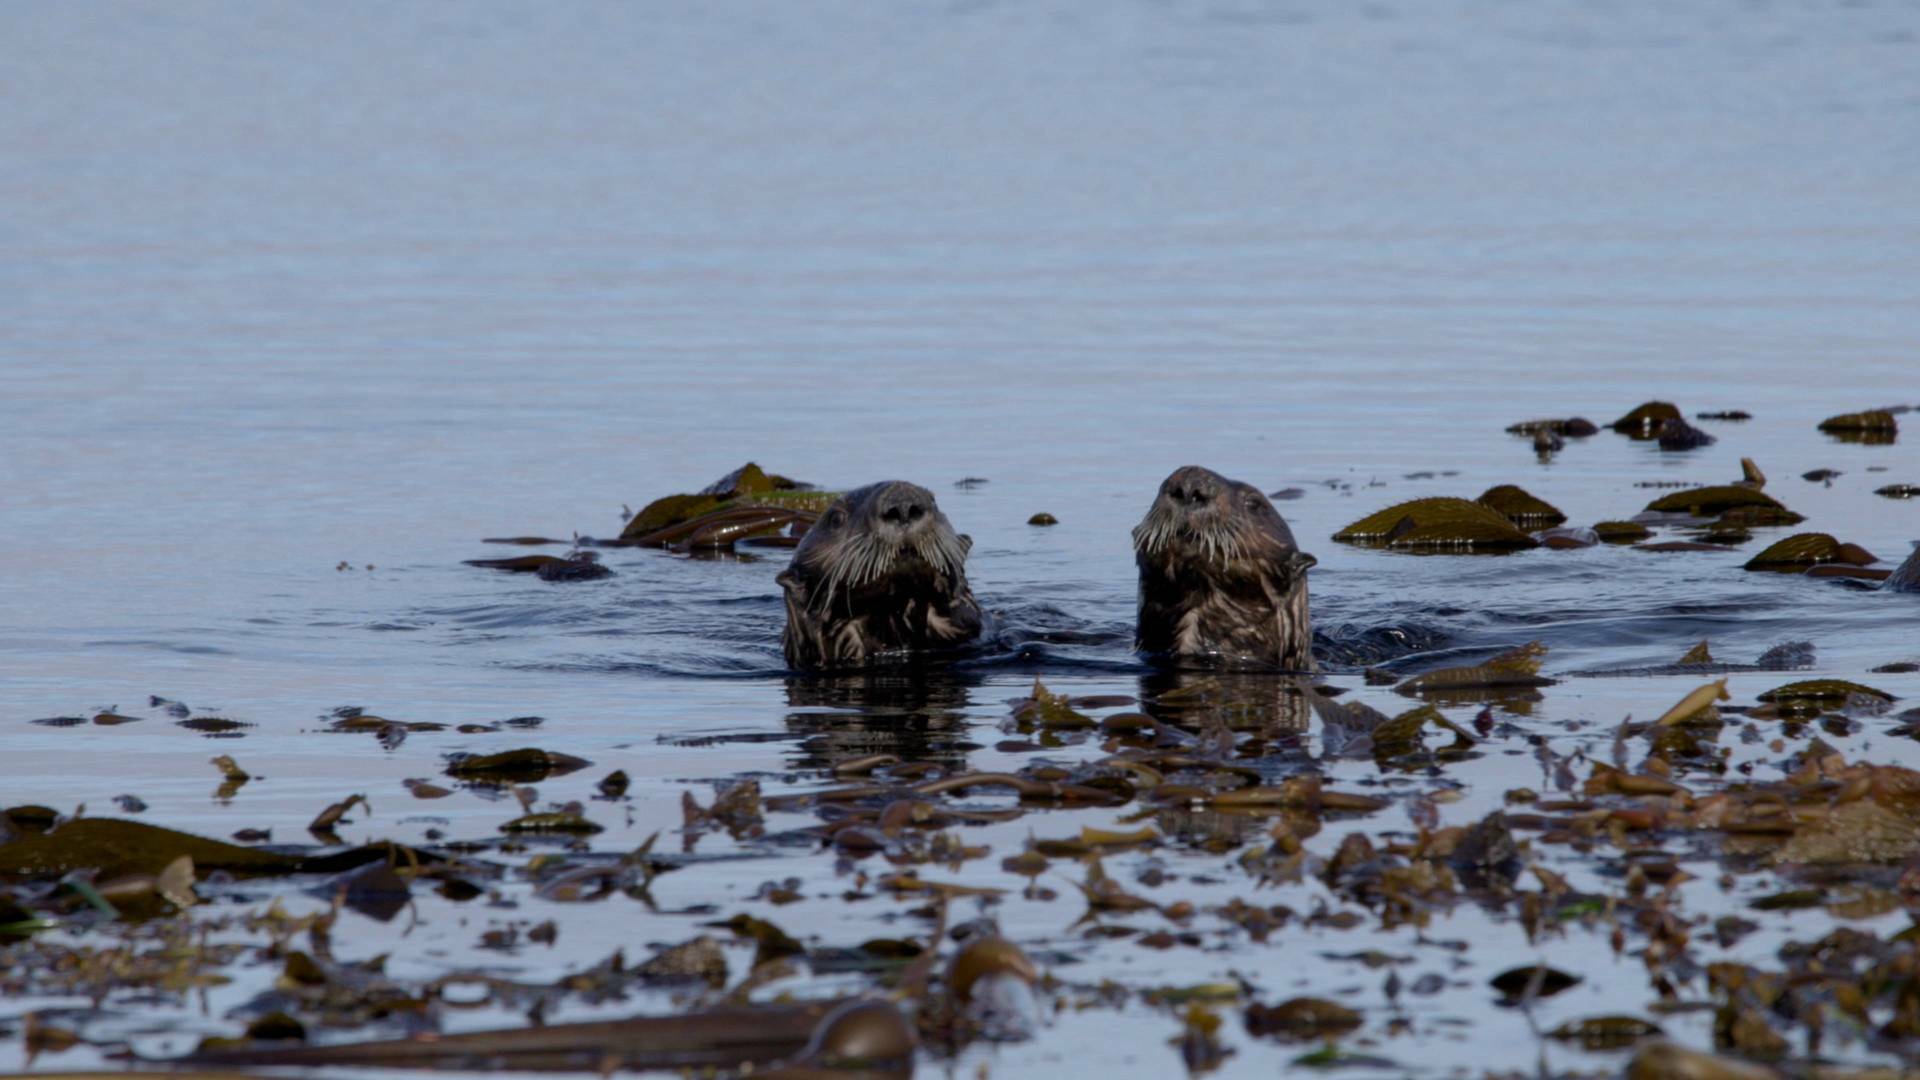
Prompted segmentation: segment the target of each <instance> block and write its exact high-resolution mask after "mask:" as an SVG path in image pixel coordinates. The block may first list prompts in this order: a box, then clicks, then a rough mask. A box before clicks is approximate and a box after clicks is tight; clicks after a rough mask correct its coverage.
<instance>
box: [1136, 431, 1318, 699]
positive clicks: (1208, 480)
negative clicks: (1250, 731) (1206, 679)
mask: <svg viewBox="0 0 1920 1080" xmlns="http://www.w3.org/2000/svg"><path fill="white" fill-rule="evenodd" d="M1133 550H1134V556H1135V561H1136V562H1137V563H1138V564H1139V567H1140V612H1139V623H1138V628H1137V633H1136V635H1135V647H1136V648H1138V649H1140V650H1141V651H1143V652H1147V653H1151V654H1155V655H1157V656H1162V657H1167V658H1172V659H1175V660H1178V661H1184V662H1198V663H1207V664H1220V665H1225V666H1233V667H1248V666H1252V667H1277V668H1285V669H1288V670H1293V671H1310V670H1312V669H1313V654H1312V651H1311V646H1312V641H1313V632H1312V628H1311V626H1310V625H1309V622H1308V616H1307V570H1308V568H1309V567H1312V566H1313V565H1314V563H1315V560H1314V557H1313V556H1311V555H1308V554H1307V553H1306V552H1304V551H1301V550H1300V548H1299V546H1298V545H1296V544H1295V543H1294V540H1293V530H1291V529H1289V528H1287V523H1286V521H1285V520H1283V519H1282V518H1281V517H1280V514H1279V512H1278V511H1276V510H1275V509H1274V508H1273V504H1272V503H1271V502H1268V501H1267V497H1266V496H1265V495H1262V494H1261V493H1260V490H1259V489H1258V488H1255V487H1254V486H1252V485H1251V484H1243V483H1240V482H1239V481H1237V480H1229V479H1227V478H1226V477H1224V476H1221V475H1220V474H1219V473H1216V472H1213V471H1212V470H1210V469H1203V468H1201V467H1199V466H1197V465H1188V466H1185V467H1183V468H1179V469H1175V470H1174V471H1173V475H1171V476H1169V477H1167V479H1166V482H1164V483H1162V484H1161V485H1160V491H1159V494H1157V495H1155V496H1154V500H1153V505H1152V506H1151V507H1149V508H1148V510H1147V516H1146V517H1145V518H1144V519H1142V520H1141V522H1140V524H1139V525H1138V526H1136V527H1135V528H1134V530H1133Z"/></svg>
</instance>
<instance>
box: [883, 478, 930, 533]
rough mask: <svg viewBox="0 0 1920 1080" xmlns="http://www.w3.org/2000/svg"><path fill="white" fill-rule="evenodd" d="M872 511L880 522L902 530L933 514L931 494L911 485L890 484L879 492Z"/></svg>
mask: <svg viewBox="0 0 1920 1080" xmlns="http://www.w3.org/2000/svg"><path fill="white" fill-rule="evenodd" d="M874 511H875V512H876V513H878V514H879V515H880V520H881V521H887V522H891V523H893V524H895V525H899V526H901V527H903V528H904V527H906V526H908V525H911V524H913V523H914V522H916V521H919V520H921V519H922V518H925V517H926V516H927V515H928V514H931V513H933V494H932V493H931V492H929V491H927V490H926V489H925V488H919V487H915V486H913V485H912V484H890V485H888V486H887V488H886V490H884V491H882V492H880V494H879V496H878V498H877V499H876V501H875V504H874Z"/></svg>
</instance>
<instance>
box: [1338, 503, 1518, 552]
mask: <svg viewBox="0 0 1920 1080" xmlns="http://www.w3.org/2000/svg"><path fill="white" fill-rule="evenodd" d="M1333 538H1334V539H1335V540H1337V541H1340V542H1341V543H1347V544H1362V545H1365V544H1378V545H1385V546H1387V547H1394V548H1414V549H1423V550H1424V549H1433V550H1447V549H1464V550H1483V551H1507V550H1515V549H1519V548H1530V547H1536V546H1538V543H1539V542H1538V541H1536V540H1535V539H1534V538H1533V537H1531V536H1529V535H1527V534H1526V533H1525V532H1522V531H1521V530H1520V528H1519V527H1518V526H1516V525H1514V523H1513V522H1512V521H1511V520H1509V519H1508V518H1507V517H1506V515H1504V514H1501V513H1500V512H1499V511H1497V510H1494V509H1492V508H1491V507H1487V506H1483V505H1481V504H1480V503H1477V502H1470V501H1468V500H1466V499H1452V498H1432V499H1414V500H1413V501H1411V502H1404V503H1398V504H1396V505H1394V506H1389V507H1387V508H1386V509H1385V510H1380V511H1377V512H1375V513H1372V514H1369V515H1367V516H1366V517H1363V518H1361V519H1360V520H1359V521H1356V522H1354V523H1353V524H1351V525H1349V526H1347V527H1346V528H1344V529H1342V530H1340V531H1339V532H1337V533H1334V534H1333Z"/></svg>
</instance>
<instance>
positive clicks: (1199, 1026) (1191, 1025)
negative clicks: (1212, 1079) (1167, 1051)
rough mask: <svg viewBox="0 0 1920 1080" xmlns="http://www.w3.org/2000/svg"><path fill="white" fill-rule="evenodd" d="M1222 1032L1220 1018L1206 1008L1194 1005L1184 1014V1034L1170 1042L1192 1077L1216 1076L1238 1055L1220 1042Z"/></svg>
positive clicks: (1182, 1022) (1181, 1027)
mask: <svg viewBox="0 0 1920 1080" xmlns="http://www.w3.org/2000/svg"><path fill="white" fill-rule="evenodd" d="M1219 1032H1220V1016H1219V1014H1218V1013H1215V1012H1214V1011H1213V1010H1211V1009H1209V1008H1207V1007H1206V1006H1204V1005H1200V1004H1194V1005H1191V1006H1189V1007H1188V1008H1187V1010H1186V1011H1185V1012H1184V1013H1182V1014H1181V1017H1180V1034H1178V1035H1175V1036H1174V1037H1173V1038H1172V1039H1169V1040H1168V1041H1169V1042H1171V1043H1172V1044H1173V1045H1174V1046H1175V1047H1176V1048H1177V1049H1178V1050H1179V1051H1180V1060H1181V1062H1183V1063H1184V1064H1185V1065H1186V1067H1187V1073H1188V1074H1189V1075H1194V1076H1197V1075H1200V1074H1202V1073H1208V1072H1212V1071H1213V1070H1215V1069H1217V1068H1219V1067H1220V1065H1221V1064H1222V1063H1223V1062H1225V1061H1226V1060H1227V1058H1229V1057H1232V1056H1233V1055H1234V1053H1235V1050H1234V1049H1233V1047H1231V1046H1228V1045H1226V1044H1225V1043H1222V1042H1221V1041H1220V1038H1219Z"/></svg>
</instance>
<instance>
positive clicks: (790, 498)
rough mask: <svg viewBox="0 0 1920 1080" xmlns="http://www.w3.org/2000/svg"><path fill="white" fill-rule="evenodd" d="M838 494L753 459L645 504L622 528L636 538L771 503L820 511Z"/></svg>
mask: <svg viewBox="0 0 1920 1080" xmlns="http://www.w3.org/2000/svg"><path fill="white" fill-rule="evenodd" d="M838 497H839V493H838V492H831V491H811V490H808V488H807V485H805V484H802V483H800V482H799V481H798V480H793V479H789V478H788V477H785V476H781V475H779V474H777V473H769V472H767V471H766V470H764V469H762V468H760V466H758V465H755V464H754V463H753V462H751V461H749V462H747V463H746V464H745V465H742V466H740V467H739V468H738V469H735V470H733V471H732V472H730V473H728V474H727V475H725V476H723V477H721V478H720V479H718V480H716V481H714V482H713V483H712V484H709V485H707V487H705V488H703V489H702V490H700V491H697V492H693V493H690V494H683V495H666V496H663V497H661V498H658V499H655V500H653V501H652V502H650V503H648V504H647V505H645V506H643V507H641V508H640V512H639V513H637V514H635V515H633V517H632V518H631V519H629V520H628V521H627V524H626V527H625V528H623V529H621V530H620V539H622V540H632V539H636V538H638V537H642V536H645V535H647V534H649V533H654V532H658V531H660V530H661V529H664V528H667V527H668V526H670V525H677V524H679V523H680V522H683V521H690V520H692V519H693V518H696V517H699V516H701V515H702V514H710V513H712V512H714V511H715V510H719V509H722V508H729V509H730V508H733V507H746V506H767V507H774V508H778V509H784V510H808V511H812V512H816V513H817V512H819V511H821V510H825V509H826V508H827V507H828V506H830V505H832V503H833V500H834V499H836V498H838Z"/></svg>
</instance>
